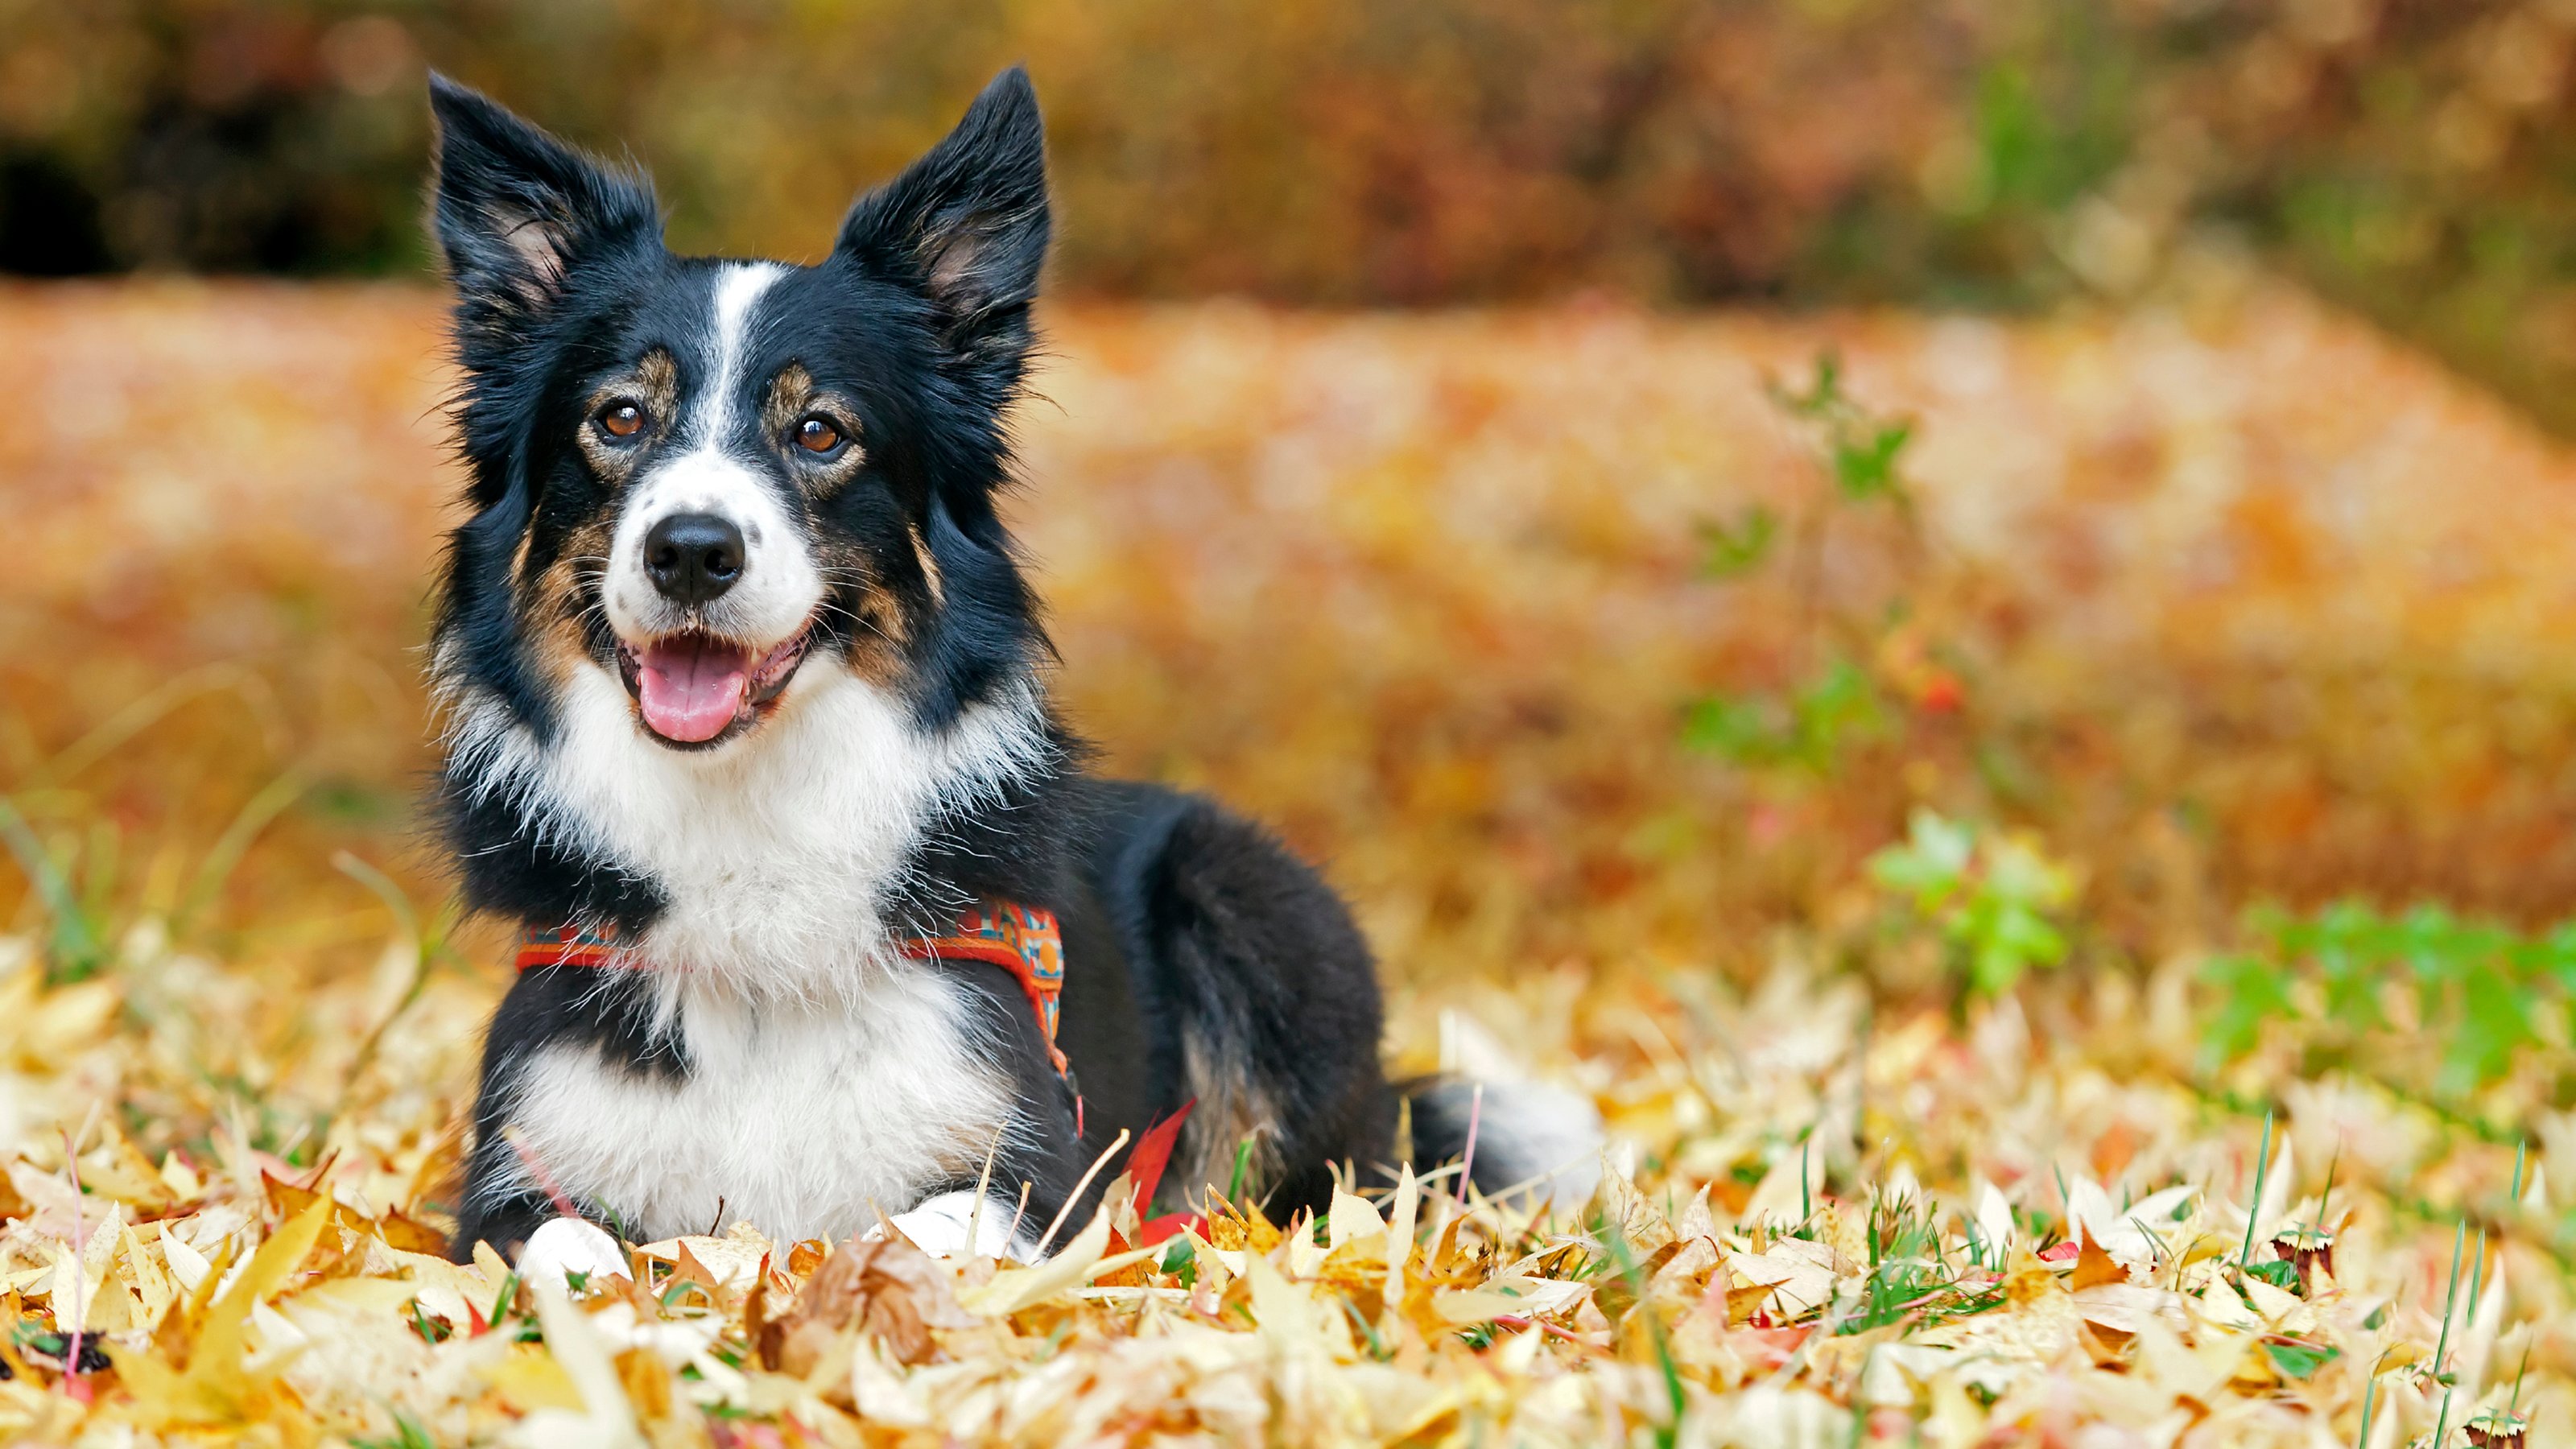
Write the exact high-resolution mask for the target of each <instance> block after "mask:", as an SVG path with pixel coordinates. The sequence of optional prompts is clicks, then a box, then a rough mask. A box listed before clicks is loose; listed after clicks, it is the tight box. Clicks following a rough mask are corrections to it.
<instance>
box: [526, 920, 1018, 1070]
mask: <svg viewBox="0 0 2576 1449" xmlns="http://www.w3.org/2000/svg"><path fill="white" fill-rule="evenodd" d="M895 948H896V949H897V950H898V951H900V952H902V953H903V954H904V955H905V956H907V957H909V958H911V959H913V960H915V961H982V962H985V963H987V964H988V965H993V966H999V967H1001V968H1002V969H1003V970H1005V971H1008V972H1010V973H1011V975H1012V976H1013V977H1014V978H1015V979H1017V980H1018V981H1019V983H1020V991H1021V993H1022V994H1023V995H1025V996H1027V997H1028V999H1029V1012H1030V1014H1031V1015H1033V1016H1035V1017H1036V1018H1037V1020H1038V1030H1039V1031H1040V1032H1041V1033H1043V1034H1044V1035H1045V1037H1046V1046H1047V1058H1048V1060H1050V1061H1051V1062H1053V1063H1054V1064H1055V1069H1056V1072H1057V1074H1058V1075H1062V1074H1063V1072H1064V1071H1065V1069H1066V1062H1065V1059H1064V1053H1063V1052H1061V1051H1059V1050H1057V1049H1056V1044H1055V1027H1056V1005H1057V998H1058V997H1060V996H1062V995H1063V994H1064V932H1063V931H1062V929H1060V928H1059V927H1058V926H1057V925H1056V920H1055V912H1053V911H1045V910H1040V909H1038V908H1037V907H1035V906H1022V905H1014V904H1012V903H1011V902H1009V901H978V902H976V903H975V904H974V905H971V906H968V907H967V908H966V909H964V910H963V911H960V912H958V913H957V921H956V925H955V928H954V929H953V930H951V931H950V932H949V933H948V934H946V935H941V936H907V937H905V938H904V939H903V940H901V941H899V942H897V943H896V947H895ZM627 963H628V958H627V956H626V953H625V950H624V948H623V946H622V945H621V943H620V940H619V936H618V933H617V931H616V930H615V929H614V928H611V927H605V926H602V927H588V928H585V927H576V926H557V927H552V928H548V927H544V926H530V927H528V928H527V930H526V931H525V932H523V933H521V935H520V937H519V969H520V970H522V971H534V970H537V969H538V968H540V967H544V966H624V965H626V964H627Z"/></svg>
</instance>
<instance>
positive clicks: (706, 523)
mask: <svg viewBox="0 0 2576 1449" xmlns="http://www.w3.org/2000/svg"><path fill="white" fill-rule="evenodd" d="M644 572H646V573H648V574H651V575H652V576H653V587H655V588H657V589H660V590H661V591H662V597H664V598H666V599H669V600H671V601H672V602H673V603H676V604H704V603H708V602H711V601H713V600H714V599H715V598H716V597H717V596H719V595H721V594H722V593H723V592H724V591H725V590H727V589H729V588H732V587H733V585H734V580H736V579H739V578H741V577H742V530H741V529H739V528H736V527H734V526H733V525H732V524H731V523H729V522H727V521H726V520H724V519H721V518H718V517H716V516H715V515H714V514H712V513H674V514H672V515H671V516H670V517H668V518H665V519H663V520H662V521H661V522H659V523H657V524H654V525H653V529H652V531H651V532H649V533H647V534H645V535H644Z"/></svg>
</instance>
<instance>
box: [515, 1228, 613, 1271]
mask: <svg viewBox="0 0 2576 1449" xmlns="http://www.w3.org/2000/svg"><path fill="white" fill-rule="evenodd" d="M518 1266H519V1277H520V1279H521V1281H523V1282H527V1283H538V1282H544V1283H551V1284H553V1285H554V1286H556V1287H558V1288H562V1287H565V1286H567V1284H566V1282H565V1276H564V1275H566V1274H568V1273H579V1274H582V1275H583V1276H584V1278H585V1279H586V1280H587V1281H590V1282H594V1283H595V1282H598V1281H599V1280H600V1279H602V1278H625V1277H629V1276H632V1275H630V1274H629V1273H628V1272H627V1269H626V1253H625V1250H624V1249H622V1248H620V1247H618V1246H617V1240H616V1239H615V1238H612V1237H610V1236H609V1235H608V1234H606V1233H604V1232H602V1231H600V1230H599V1229H598V1228H597V1227H595V1226H593V1225H592V1224H590V1223H587V1222H584V1221H582V1220H581V1219H580V1218H555V1219H553V1220H552V1221H549V1222H547V1223H546V1224H544V1225H543V1226H541V1227H539V1228H538V1229H537V1230H536V1231H535V1232H533V1233H530V1234H528V1245H527V1246H526V1247H524V1248H521V1249H520V1250H519V1265H518Z"/></svg>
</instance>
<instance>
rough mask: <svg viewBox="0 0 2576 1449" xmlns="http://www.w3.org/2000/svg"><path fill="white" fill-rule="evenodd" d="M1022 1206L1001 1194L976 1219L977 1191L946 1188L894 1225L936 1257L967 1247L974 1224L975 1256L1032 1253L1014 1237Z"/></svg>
mask: <svg viewBox="0 0 2576 1449" xmlns="http://www.w3.org/2000/svg"><path fill="white" fill-rule="evenodd" d="M1018 1210H1019V1209H1018V1206H1017V1205H1016V1204H1013V1203H1006V1202H1003V1201H1001V1200H1000V1199H998V1198H986V1199H985V1200H984V1215H983V1218H982V1220H981V1221H980V1222H978V1221H976V1219H975V1194H973V1193H971V1192H943V1193H941V1194H940V1195H939V1196H937V1197H934V1198H930V1199H927V1200H925V1201H924V1202H923V1203H922V1204H921V1206H919V1207H917V1208H914V1209H913V1210H912V1211H910V1212H908V1213H897V1214H895V1215H894V1225H895V1227H896V1228H897V1229H899V1230H900V1231H901V1232H902V1233H903V1235H904V1236H905V1237H907V1238H910V1239H912V1241H913V1244H914V1246H916V1247H918V1248H920V1249H921V1251H923V1252H925V1253H928V1254H929V1255H930V1256H932V1257H934V1258H953V1257H956V1256H957V1255H958V1254H960V1253H963V1252H965V1251H967V1246H966V1233H967V1230H968V1227H969V1225H970V1224H971V1225H972V1226H973V1229H974V1233H975V1246H974V1252H975V1256H977V1257H979V1258H1002V1257H1012V1258H1019V1259H1021V1260H1023V1261H1025V1260H1027V1259H1028V1258H1029V1256H1030V1253H1029V1245H1028V1244H1026V1243H1015V1242H1014V1241H1013V1240H1012V1238H1011V1219H1012V1218H1013V1217H1014V1216H1015V1215H1016V1214H1017V1212H1018ZM882 1233H883V1229H881V1228H870V1229H868V1231H867V1234H866V1235H867V1236H868V1237H871V1238H873V1237H878V1236H881V1235H882Z"/></svg>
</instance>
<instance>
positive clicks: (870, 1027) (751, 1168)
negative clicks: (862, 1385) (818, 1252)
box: [455, 657, 1048, 1239]
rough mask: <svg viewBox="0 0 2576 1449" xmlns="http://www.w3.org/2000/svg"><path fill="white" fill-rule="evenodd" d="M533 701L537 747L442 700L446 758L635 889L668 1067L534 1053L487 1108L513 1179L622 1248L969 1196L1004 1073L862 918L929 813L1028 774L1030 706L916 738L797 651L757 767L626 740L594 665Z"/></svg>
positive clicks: (877, 912)
mask: <svg viewBox="0 0 2576 1449" xmlns="http://www.w3.org/2000/svg"><path fill="white" fill-rule="evenodd" d="M557 701H558V705H559V707H560V709H561V711H562V714H561V727H560V730H559V732H558V734H557V737H556V738H555V739H553V740H552V741H540V740H539V739H537V738H536V737H535V736H534V735H533V734H532V733H531V732H530V731H528V730H527V729H525V728H524V727H522V726H520V725H518V724H517V723H515V722H514V721H512V720H511V719H510V718H509V717H508V716H507V714H506V712H504V711H502V710H501V709H500V707H499V706H498V705H497V704H494V703H491V702H489V701H480V702H478V701H475V700H472V699H470V698H469V699H466V700H462V701H460V708H459V711H458V717H457V729H456V739H455V748H456V751H457V758H459V759H460V760H462V761H463V762H465V763H466V764H467V765H468V771H467V778H468V779H469V780H470V781H471V783H472V787H473V788H476V789H479V790H484V791H490V792H495V793H500V794H507V795H516V796H518V797H519V798H520V799H521V800H522V801H523V802H524V803H525V804H526V805H527V806H529V807H532V809H531V815H532V818H535V819H537V820H539V821H541V822H543V828H546V829H551V830H560V831H563V832H565V833H566V834H567V835H569V836H571V837H572V838H573V841H572V843H575V844H577V845H578V846H579V848H580V849H581V850H582V851H583V852H584V853H586V854H588V855H589V856H591V857H592V858H594V859H597V860H600V861H603V862H606V863H608V864H609V865H610V866H611V867H612V868H616V869H621V870H626V871H629V872H632V873H634V874H636V875H640V876H643V877H646V878H649V879H650V880H651V881H652V882H653V883H654V884H655V886H657V887H658V888H659V889H660V891H661V893H662V896H663V898H664V900H665V901H666V903H667V904H666V906H665V908H664V909H663V911H662V912H661V914H660V915H659V916H658V917H656V918H655V920H654V921H653V923H652V925H651V926H650V928H649V929H648V930H647V931H646V932H645V933H644V936H643V938H642V940H641V941H640V942H639V943H638V944H637V945H636V946H635V947H634V948H633V949H632V956H633V958H634V959H633V960H632V962H631V963H630V964H631V965H632V966H634V967H636V968H639V969H644V970H649V971H651V972H653V973H655V975H656V977H657V978H658V981H657V989H658V991H659V993H660V996H661V1000H662V1004H663V1007H664V1017H663V1019H664V1020H665V1021H676V1022H677V1024H678V1028H679V1031H680V1033H681V1039H682V1041H683V1043H684V1044H685V1047H686V1050H687V1053H688V1061H689V1066H688V1070H687V1071H686V1072H685V1073H674V1074H666V1075H662V1076H648V1075H643V1074H639V1073H637V1072H635V1071H633V1070H630V1069H629V1067H628V1066H627V1065H626V1064H624V1063H621V1062H615V1061H612V1060H610V1059H607V1058H604V1057H603V1056H602V1054H601V1052H600V1051H599V1050H598V1049H597V1048H596V1047H593V1046H588V1045H574V1044H570V1043H559V1044H555V1045H550V1046H546V1047H543V1048H540V1049H538V1050H537V1051H536V1052H535V1053H534V1054H533V1055H532V1056H531V1057H530V1059H529V1061H528V1062H527V1064H526V1065H525V1067H524V1068H523V1070H522V1073H521V1074H520V1076H519V1077H518V1079H517V1087H516V1090H515V1093H514V1104H513V1107H512V1110H511V1111H510V1113H509V1114H508V1120H509V1121H510V1122H511V1124H512V1125H513V1126H515V1127H516V1129H517V1130H518V1132H519V1133H520V1134H521V1139H522V1143H523V1145H524V1147H525V1148H526V1150H527V1152H528V1153H529V1154H530V1155H531V1156H533V1158H534V1159H535V1164H536V1166H537V1167H539V1168H541V1169H542V1170H543V1171H544V1172H545V1173H546V1174H548V1175H550V1176H551V1177H553V1178H554V1180H555V1182H556V1184H557V1185H559V1186H560V1187H561V1188H562V1189H563V1190H565V1191H566V1192H569V1193H571V1194H572V1195H573V1196H575V1197H577V1198H580V1199H583V1200H585V1201H586V1202H591V1203H597V1204H600V1205H604V1206H606V1207H608V1208H609V1209H611V1210H612V1211H614V1212H616V1213H618V1214H620V1215H622V1216H626V1217H628V1218H630V1219H631V1220H630V1221H628V1222H627V1223H626V1225H625V1226H626V1228H627V1231H628V1232H629V1233H630V1234H634V1235H638V1236H640V1237H643V1238H655V1237H663V1236H668V1235H670V1234H673V1233H678V1232H704V1231H707V1230H708V1229H709V1228H710V1227H721V1226H722V1225H723V1224H729V1223H731V1222H734V1221H739V1220H744V1219H748V1220H749V1221H751V1222H752V1223H754V1224H756V1225H757V1226H759V1227H760V1228H761V1229H763V1230H764V1231H766V1232H769V1233H771V1234H772V1235H775V1236H779V1237H782V1238H787V1239H795V1238H802V1237H808V1236H824V1237H836V1236H846V1235H847V1234H848V1233H850V1232H852V1231H854V1230H857V1229H860V1228H865V1227H867V1226H870V1225H872V1224H873V1223H874V1222H875V1221H876V1217H875V1213H876V1211H877V1210H879V1209H881V1210H883V1211H884V1212H886V1213H889V1214H892V1213H897V1212H901V1211H903V1210H904V1209H906V1208H908V1207H911V1206H912V1205H913V1204H914V1203H915V1202H917V1201H918V1200H919V1199H920V1197H921V1196H922V1194H923V1193H925V1192H927V1191H929V1190H931V1189H933V1188H935V1187H937V1186H938V1185H940V1184H941V1183H942V1182H946V1181H952V1180H954V1179H955V1178H956V1177H957V1176H958V1174H959V1173H960V1171H961V1170H962V1171H963V1172H964V1173H965V1175H967V1176H969V1177H971V1176H972V1175H973V1172H974V1170H975V1168H976V1166H977V1165H979V1164H980V1163H981V1162H982V1161H983V1159H984V1155H985V1153H986V1151H987V1150H988V1149H989V1148H990V1147H991V1146H992V1143H993V1140H994V1133H995V1132H996V1131H998V1130H999V1129H1000V1128H1001V1126H1002V1124H1004V1123H1006V1122H1008V1121H1009V1120H1011V1116H1012V1108H1013V1106H1014V1105H1015V1104H1014V1103H1012V1102H1011V1101H1010V1100H1009V1095H1008V1094H1009V1087H1008V1085H1007V1083H1008V1081H1009V1077H1008V1074H1007V1073H1004V1072H1002V1071H1000V1070H999V1069H998V1068H997V1067H996V1065H995V1056H994V1053H993V1051H992V1050H991V1044H988V1043H984V1042H981V1041H978V1040H977V1039H975V1037H974V1032H975V1026H974V1023H975V1021H976V1019H977V1018H976V1017H975V1015H974V1013H973V1011H972V1010H971V1009H970V1006H969V1004H968V1003H967V1002H966V1001H965V1000H964V999H962V996H961V993H962V992H963V990H964V988H963V987H962V986H961V985H960V984H959V983H958V982H957V981H956V980H954V979H953V978H951V977H948V976H946V975H944V974H942V973H941V972H939V971H937V970H936V969H935V968H930V967H925V966H922V965H920V964H918V963H913V962H908V961H904V960H902V959H900V958H899V957H898V956H897V955H896V953H895V951H894V949H893V946H894V942H895V940H896V939H897V938H899V937H901V936H905V935H911V934H918V933H920V932H921V930H922V928H923V927H925V926H927V925H929V924H930V923H928V922H913V921H900V922H889V921H887V920H885V919H884V918H883V910H884V903H885V901H886V900H887V899H888V897H889V895H890V894H891V893H892V892H893V889H894V887H895V886H897V885H899V884H901V883H902V882H900V881H899V880H898V879H897V872H898V871H900V870H901V868H902V866H903V863H904V861H905V860H906V859H907V858H908V857H909V856H910V855H911V853H912V852H913V850H914V849H915V848H916V847H917V846H918V845H919V843H920V842H921V840H922V839H923V837H924V835H925V833H926V832H927V831H928V830H930V829H933V828H935V826H934V824H933V822H935V821H936V820H937V819H938V818H939V817H940V815H941V814H942V813H943V812H944V811H945V810H946V809H947V808H949V807H951V806H954V805H957V804H961V803H964V802H967V801H970V800H972V799H974V798H976V797H978V796H980V795H983V794H987V793H989V792H992V791H995V790H997V789H999V788H1000V787H1002V786H1003V785H1005V784H1006V783H1007V782H1008V781H1009V780H1010V779H1011V778H1012V777H1013V775H1014V774H1015V773H1017V772H1018V771H1021V770H1024V769H1027V768H1030V767H1031V766H1032V765H1035V764H1037V763H1039V762H1040V761H1041V760H1042V759H1043V755H1044V751H1045V750H1046V749H1047V748H1048V746H1047V743H1046V738H1045V735H1044V733H1043V728H1042V725H1041V724H1040V721H1041V720H1042V718H1043V716H1042V714H1041V712H1040V709H1039V706H1038V704H1037V702H1036V700H1035V699H1034V697H1032V696H1027V695H1022V696H1019V697H1015V698H1012V699H1009V700H1007V701H1002V702H996V703H992V704H987V705H981V706H977V707H976V708H974V709H972V710H970V711H968V712H967V714H966V715H965V716H964V717H963V718H961V719H960V720H958V721H957V722H956V723H955V724H954V725H952V726H950V727H949V728H947V729H945V730H942V731H940V732H937V733H936V734H929V733H925V732H923V731H922V730H920V729H919V728H918V727H917V726H916V725H915V724H914V722H913V720H912V719H911V718H910V715H909V712H908V711H906V710H905V709H904V708H903V707H902V705H901V704H900V702H898V701H896V700H894V699H891V698H889V697H888V696H886V695H884V694H883V693H881V692H880V691H878V690H877V689H876V688H874V687H873V686H871V685H870V684H869V683H868V682H866V681H865V680H862V679H860V678H858V677H856V676H854V675H852V674H850V673H849V672H848V671H847V670H846V669H844V668H842V667H840V666H839V664H838V661H836V660H833V659H830V658H828V657H817V658H813V659H809V660H808V661H807V662H806V665H805V668H804V670H803V671H802V672H801V673H800V674H799V675H798V677H797V679H796V680H795V682H794V683H793V684H792V685H791V686H790V688H789V690H788V692H787V694H786V696H785V697H783V699H782V701H781V707H780V709H779V710H778V713H777V715H776V716H775V717H774V718H772V719H771V720H769V721H768V722H767V723H766V724H765V725H764V726H763V728H762V730H761V732H760V737H759V738H758V739H757V741H756V742H755V743H756V745H757V748H749V749H745V748H739V747H737V748H732V749H727V750H723V751H719V752H714V753H709V754H689V753H682V752H678V751H674V750H670V749H667V748H665V747H663V746H661V745H658V744H655V743H653V742H652V741H650V740H647V739H645V738H644V737H643V735H642V733H641V731H640V730H639V729H638V728H637V726H636V724H635V721H634V718H633V714H632V711H631V709H630V707H629V704H628V701H627V699H626V696H625V694H624V692H623V689H622V687H621V686H620V685H619V684H618V683H617V682H616V681H615V680H614V679H613V678H612V677H611V676H610V675H609V674H608V673H607V672H606V671H605V670H602V669H598V668H595V667H589V666H586V665H585V666H581V667H576V668H574V669H573V670H571V671H570V678H568V679H567V680H565V681H564V687H563V689H562V690H561V691H560V693H559V694H558V695H557ZM961 904H962V902H961ZM576 924H579V923H576ZM531 1176H533V1174H531ZM719 1217H721V1219H722V1220H723V1222H722V1223H719V1221H718V1219H719Z"/></svg>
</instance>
